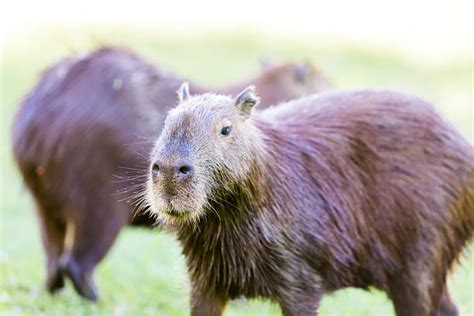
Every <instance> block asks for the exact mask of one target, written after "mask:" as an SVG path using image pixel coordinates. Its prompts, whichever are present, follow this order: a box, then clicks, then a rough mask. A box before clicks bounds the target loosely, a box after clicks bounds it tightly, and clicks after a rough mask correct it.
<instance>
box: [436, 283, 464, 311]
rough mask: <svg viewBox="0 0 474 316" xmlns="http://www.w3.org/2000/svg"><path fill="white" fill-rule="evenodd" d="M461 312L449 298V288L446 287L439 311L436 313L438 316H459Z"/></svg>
mask: <svg viewBox="0 0 474 316" xmlns="http://www.w3.org/2000/svg"><path fill="white" fill-rule="evenodd" d="M458 315H459V311H458V308H457V306H456V304H454V302H453V301H452V300H451V297H450V296H449V292H448V288H447V287H446V285H445V286H444V290H443V295H442V296H441V300H440V302H439V307H438V311H437V312H436V316H458Z"/></svg>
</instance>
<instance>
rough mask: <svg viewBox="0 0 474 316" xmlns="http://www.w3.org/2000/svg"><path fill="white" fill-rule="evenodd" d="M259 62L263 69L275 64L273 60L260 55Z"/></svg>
mask: <svg viewBox="0 0 474 316" xmlns="http://www.w3.org/2000/svg"><path fill="white" fill-rule="evenodd" d="M258 62H259V63H260V68H261V69H262V70H267V69H268V68H270V67H271V66H273V63H272V61H271V60H270V58H268V57H260V58H259V60H258Z"/></svg>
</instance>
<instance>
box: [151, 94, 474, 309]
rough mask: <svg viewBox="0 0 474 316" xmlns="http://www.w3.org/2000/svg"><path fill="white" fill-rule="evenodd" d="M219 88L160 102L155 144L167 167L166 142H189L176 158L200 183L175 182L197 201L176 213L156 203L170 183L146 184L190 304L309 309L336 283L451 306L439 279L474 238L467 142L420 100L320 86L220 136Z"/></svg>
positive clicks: (399, 301) (401, 304)
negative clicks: (242, 301)
mask: <svg viewBox="0 0 474 316" xmlns="http://www.w3.org/2000/svg"><path fill="white" fill-rule="evenodd" d="M217 97H218V96H215V95H207V96H199V97H194V98H191V100H190V101H186V102H185V104H184V105H180V106H178V107H177V108H176V110H174V112H170V115H169V116H168V118H167V121H166V123H165V127H164V131H163V133H162V134H161V137H160V139H159V140H158V143H157V147H156V149H155V151H154V155H153V160H154V161H167V163H168V164H171V163H172V161H171V160H172V159H173V158H166V157H167V156H166V155H167V154H168V153H170V152H173V153H174V154H175V153H176V149H177V150H178V152H179V151H180V150H181V152H184V153H189V154H184V155H181V156H180V155H175V157H176V159H178V160H182V159H185V160H187V161H190V162H189V163H191V164H192V165H194V166H196V171H195V172H196V174H195V175H193V177H196V179H197V180H196V182H199V181H205V183H207V186H209V187H208V188H207V190H200V191H196V190H194V189H193V188H195V186H189V185H188V184H179V183H178V185H179V187H178V188H179V189H180V190H181V191H183V190H184V191H186V193H190V194H191V196H193V195H194V194H198V193H197V192H200V193H199V194H205V199H207V201H206V202H205V203H204V204H203V205H199V204H196V205H194V207H192V208H191V209H189V210H183V214H188V215H187V216H188V217H183V218H185V220H182V219H180V218H181V217H173V216H170V215H166V214H165V213H163V210H164V209H162V208H161V206H163V204H159V203H158V202H156V201H158V200H160V199H161V192H160V186H161V183H162V182H167V181H169V180H167V179H166V178H163V177H162V176H157V178H153V177H152V178H151V179H150V181H149V187H148V194H149V196H148V199H149V200H150V204H151V205H154V207H153V210H154V211H155V212H157V213H158V214H160V216H162V217H164V218H165V219H166V222H167V223H168V228H169V229H172V230H173V231H175V232H176V233H177V236H178V239H179V241H180V243H181V244H182V247H183V254H184V255H185V257H186V262H187V266H188V271H189V276H190V279H191V284H192V293H191V310H192V314H193V315H221V314H222V311H223V309H224V307H225V305H226V303H227V301H228V300H231V299H235V298H239V297H247V298H254V297H261V298H268V299H271V300H272V301H275V302H278V303H279V304H280V306H281V309H282V311H283V313H284V314H285V315H314V314H317V309H318V305H319V301H320V300H321V297H322V296H323V294H324V293H328V292H332V291H335V290H338V289H341V288H346V287H357V288H364V289H367V288H368V287H374V288H378V289H381V290H383V291H385V292H386V293H387V295H388V296H389V297H390V299H391V300H392V301H393V304H394V307H395V311H396V314H397V315H398V316H403V315H405V316H413V315H420V316H424V315H426V316H434V315H437V316H441V315H457V309H456V306H455V305H454V304H453V303H452V301H451V299H450V298H449V295H448V291H447V288H446V277H447V274H448V271H449V269H450V268H451V267H452V265H453V262H454V261H455V260H456V259H457V258H458V257H459V255H460V253H461V251H462V249H463V247H465V245H466V244H467V243H468V242H469V241H471V240H472V237H473V232H474V150H473V147H472V146H471V145H470V144H469V143H468V142H467V141H466V140H465V139H464V138H463V137H462V136H461V135H460V134H459V133H458V132H457V131H456V130H455V129H454V128H453V127H452V126H451V125H449V124H448V123H446V122H445V121H444V120H443V119H442V118H440V116H439V115H438V114H437V113H436V112H435V111H434V110H433V108H432V106H431V105H430V104H428V103H426V102H425V101H423V100H421V99H419V98H416V97H413V96H409V95H405V94H402V93H398V92H392V91H384V90H361V91H352V92H335V93H325V94H322V95H320V96H319V97H318V96H311V97H307V98H303V99H300V100H296V101H292V102H289V103H287V104H285V105H281V106H279V107H275V108H270V109H267V110H265V111H262V112H257V113H253V114H252V115H251V116H250V118H249V119H247V120H246V121H245V122H240V123H239V124H241V125H238V126H234V130H233V133H235V136H234V138H233V139H229V140H228V142H227V143H225V144H224V145H221V144H220V142H221V139H220V138H217V137H218V136H217V135H218V134H217V133H215V135H216V136H212V135H214V134H213V133H214V132H213V128H212V127H213V126H214V125H215V124H220V123H219V122H220V120H222V118H223V117H226V116H227V115H228V113H229V111H230V110H229V109H226V107H229V106H232V104H231V103H232V101H231V100H229V99H225V98H224V99H222V97H220V96H219V99H216V98H217ZM219 103H223V104H224V105H222V107H219V106H215V105H216V104H219ZM225 104H228V105H225ZM229 104H230V105H229ZM223 113H224V114H223ZM184 117H186V120H183V118H184ZM216 122H217V123H216ZM176 129H178V130H182V131H183V133H182V134H179V133H178V134H176V133H174V134H173V133H170V131H171V130H176ZM209 129H211V132H210V131H209ZM185 130H187V131H188V132H187V133H185V132H184V131H185ZM189 136H192V137H189ZM217 142H219V144H217ZM222 146H223V147H222ZM183 148H184V149H185V150H184V149H183ZM236 153H238V155H237V156H238V158H237V159H234V156H236ZM166 159H167V160H166ZM170 159H171V160H170ZM202 165H204V167H202ZM242 170H246V171H245V172H244V174H243V175H242ZM236 175H239V176H236ZM160 177H161V178H160ZM206 177H210V179H211V180H209V179H207V180H206ZM199 179H204V180H199ZM187 190H189V191H187ZM193 190H194V191H193ZM203 192H204V193H203ZM183 196H184V195H183ZM179 198H182V199H183V198H184V199H185V197H179ZM194 201H196V199H194ZM188 202H189V201H188ZM154 203H155V204H154ZM156 203H158V204H156ZM160 205H161V206H160ZM201 209H202V210H201ZM196 210H199V212H197V211H196ZM189 214H191V215H189ZM190 218H192V220H190Z"/></svg>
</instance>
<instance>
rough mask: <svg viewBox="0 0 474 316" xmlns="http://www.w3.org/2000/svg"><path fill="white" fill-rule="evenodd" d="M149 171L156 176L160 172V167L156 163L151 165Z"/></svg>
mask: <svg viewBox="0 0 474 316" xmlns="http://www.w3.org/2000/svg"><path fill="white" fill-rule="evenodd" d="M151 171H152V173H154V174H156V173H158V172H159V171H160V165H158V164H157V163H156V162H155V163H154V164H153V166H152V167H151Z"/></svg>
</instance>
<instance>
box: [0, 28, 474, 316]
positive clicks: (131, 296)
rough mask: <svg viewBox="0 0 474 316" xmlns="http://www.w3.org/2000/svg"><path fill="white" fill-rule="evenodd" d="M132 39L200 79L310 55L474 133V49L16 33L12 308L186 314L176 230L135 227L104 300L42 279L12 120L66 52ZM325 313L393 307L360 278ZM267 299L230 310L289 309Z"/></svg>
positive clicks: (10, 72)
mask: <svg viewBox="0 0 474 316" xmlns="http://www.w3.org/2000/svg"><path fill="white" fill-rule="evenodd" d="M107 43H118V44H123V45H127V46H129V47H131V48H133V49H135V50H136V51H138V52H139V53H141V54H143V55H145V56H147V57H149V58H150V59H151V60H153V61H155V62H157V63H158V64H160V65H162V66H163V67H166V68H168V69H171V70H173V71H175V72H177V73H179V74H181V75H183V76H186V77H189V78H191V79H192V80H195V81H197V82H201V83H206V84H216V85H218V84H219V85H220V84H225V83H228V82H231V81H234V80H238V79H242V78H245V77H247V76H249V75H250V74H252V73H255V72H256V71H257V69H258V63H257V60H258V58H260V57H262V56H269V57H277V58H278V59H281V60H284V59H288V58H291V59H296V60H303V59H309V60H312V61H314V62H315V63H317V64H318V65H319V66H320V68H321V69H322V70H323V71H324V72H326V73H327V74H328V75H329V76H330V77H331V78H332V79H333V81H334V82H335V83H336V84H337V85H338V86H340V87H343V88H355V87H364V86H385V87H391V88H397V89H403V90H407V91H410V92H413V93H416V94H418V95H421V96H424V97H426V98H428V99H429V100H432V101H433V102H434V103H436V104H437V105H438V108H439V110H440V111H441V112H442V113H443V114H444V115H445V116H446V117H447V118H448V119H449V120H451V121H452V122H453V124H455V125H456V126H457V127H458V128H459V129H460V130H461V132H462V133H463V134H464V135H465V136H466V137H467V138H468V139H469V140H470V141H471V142H472V141H473V140H474V130H473V126H472V125H473V108H472V106H473V104H472V81H471V80H472V59H471V57H470V56H466V57H462V56H461V57H459V58H453V59H449V60H445V61H443V62H438V63H436V64H434V63H427V62H420V60H417V59H413V58H409V57H407V56H400V55H397V54H396V53H393V52H389V51H383V50H380V49H377V48H361V47H356V46H351V45H349V44H341V43H320V44H318V43H317V40H310V39H308V41H306V42H297V41H288V40H287V41H278V40H272V39H264V38H262V37H259V36H258V35H253V34H221V35H219V34H216V35H214V36H194V37H193V36H187V37H183V36H181V37H179V36H177V35H173V36H171V35H168V36H160V34H159V33H158V32H157V33H155V34H151V33H149V32H148V33H147V32H141V31H136V30H135V31H123V30H110V31H101V32H97V31H91V30H80V29H76V30H75V29H68V30H63V31H51V30H48V31H45V30H39V31H36V32H30V33H28V34H18V36H15V37H10V38H8V39H7V42H6V47H5V49H4V51H3V59H2V61H1V91H0V93H1V101H0V107H1V118H0V133H1V134H0V148H1V152H0V155H1V156H0V163H1V178H0V179H1V182H0V184H1V188H0V192H1V203H0V278H1V280H0V313H1V314H2V315H183V314H187V313H188V312H189V309H188V289H189V288H188V282H187V277H186V272H185V267H184V263H183V258H182V257H181V255H180V249H179V245H178V244H177V242H176V241H175V239H174V238H173V236H171V235H169V234H166V233H164V232H159V231H149V230H144V229H132V228H128V229H125V230H124V231H123V232H122V233H121V235H120V236H119V239H118V240H117V242H116V243H115V245H114V247H113V249H112V251H111V252H110V254H109V255H108V256H107V257H106V259H105V260H104V261H103V262H102V263H101V264H100V265H99V267H98V270H97V276H96V277H97V282H98V285H99V288H100V291H101V300H100V302H99V303H97V304H89V303H87V302H85V301H83V300H81V299H80V298H79V297H78V296H77V295H76V294H75V293H74V291H73V290H72V286H71V284H69V283H68V284H67V287H66V289H65V290H64V291H62V292H61V293H60V294H58V295H56V296H50V295H48V294H47V293H45V292H44V290H43V289H42V282H43V280H44V272H45V271H44V270H45V267H44V261H45V258H44V254H43V250H42V246H41V243H40V238H39V231H38V227H37V223H36V214H35V211H34V207H33V203H32V200H31V198H30V197H29V194H28V192H27V191H26V190H25V189H24V188H23V186H22V183H21V180H20V178H19V176H18V173H17V172H16V170H15V168H14V165H13V162H12V157H11V152H10V150H11V149H10V143H9V129H10V126H11V123H12V117H13V115H14V113H15V110H16V105H17V103H18V101H19V100H20V99H21V97H22V95H24V94H25V93H26V92H27V91H28V89H30V88H31V86H32V84H33V83H34V82H35V80H36V79H37V78H38V74H39V71H41V70H42V69H44V68H45V67H46V66H47V65H49V64H50V63H52V62H54V61H55V60H56V59H57V58H59V57H61V56H64V55H67V54H69V53H72V52H74V51H81V50H83V49H90V48H93V47H95V46H97V45H103V44H107ZM473 283H474V247H473V246H470V247H469V248H468V249H467V250H466V256H465V258H464V259H463V260H462V264H461V265H460V266H457V267H456V268H455V269H454V273H453V275H452V276H451V277H450V279H449V286H450V289H451V292H452V295H453V297H454V300H455V301H456V302H457V303H458V305H459V307H460V309H461V311H462V315H474V297H473V295H474V289H473ZM320 311H321V315H393V308H392V305H391V303H390V301H389V300H388V299H387V297H386V296H385V294H383V293H381V292H377V291H372V292H364V291H361V290H355V289H349V290H343V291H339V292H337V293H335V294H333V295H329V296H327V297H325V298H324V299H323V301H322V306H321V310H320ZM278 313H279V309H278V307H277V306H275V305H271V304H269V303H266V302H260V301H252V302H247V301H237V302H233V303H232V304H231V306H230V308H228V309H227V310H226V315H273V314H278Z"/></svg>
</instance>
